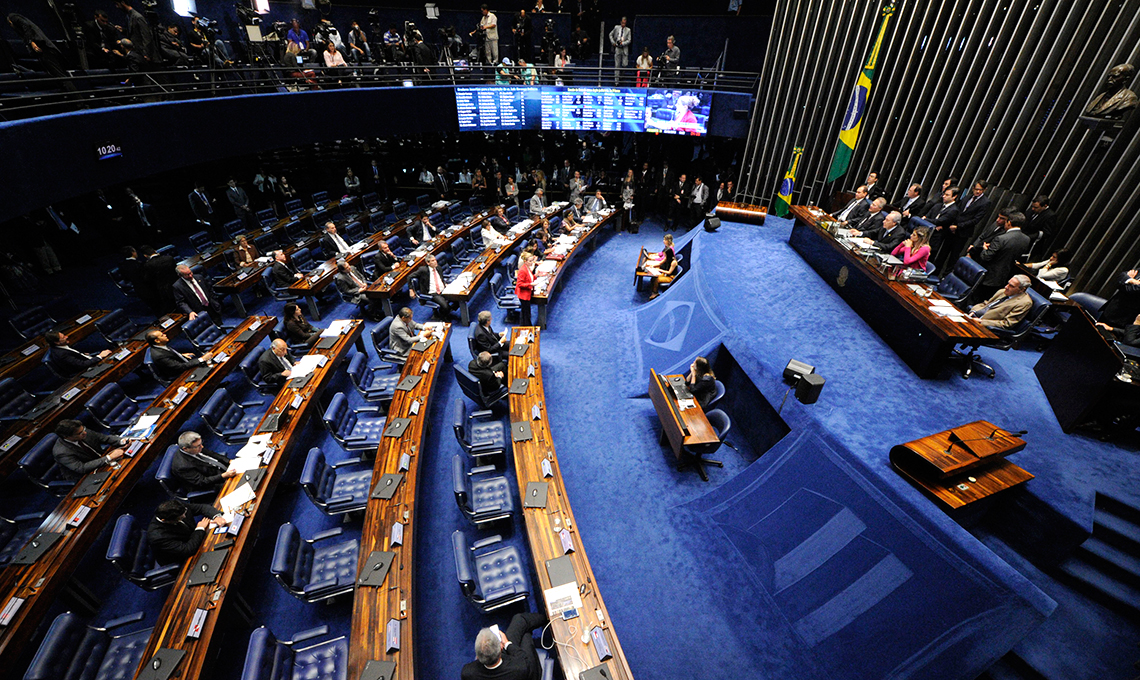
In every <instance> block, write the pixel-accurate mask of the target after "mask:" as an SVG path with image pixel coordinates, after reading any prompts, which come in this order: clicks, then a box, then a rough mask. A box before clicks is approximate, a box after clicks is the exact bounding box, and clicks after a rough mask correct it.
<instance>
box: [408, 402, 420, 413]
mask: <svg viewBox="0 0 1140 680" xmlns="http://www.w3.org/2000/svg"><path fill="white" fill-rule="evenodd" d="M419 412H420V400H419V399H416V400H415V401H413V402H412V404H411V406H409V407H408V415H410V416H414V415H416V414H417V413H419Z"/></svg>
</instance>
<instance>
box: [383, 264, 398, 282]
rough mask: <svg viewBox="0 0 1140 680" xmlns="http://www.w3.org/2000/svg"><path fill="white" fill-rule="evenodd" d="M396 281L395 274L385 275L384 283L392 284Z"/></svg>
mask: <svg viewBox="0 0 1140 680" xmlns="http://www.w3.org/2000/svg"><path fill="white" fill-rule="evenodd" d="M397 264H399V263H397ZM395 282H396V278H395V277H394V276H385V277H384V285H385V286H390V285H392V284H393V283H395Z"/></svg>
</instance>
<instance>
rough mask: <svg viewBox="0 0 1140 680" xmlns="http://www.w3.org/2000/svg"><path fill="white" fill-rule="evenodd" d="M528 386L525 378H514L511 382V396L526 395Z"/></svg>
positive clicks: (528, 382)
mask: <svg viewBox="0 0 1140 680" xmlns="http://www.w3.org/2000/svg"><path fill="white" fill-rule="evenodd" d="M528 385H530V381H529V380H527V379H526V378H515V379H514V380H513V381H512V382H511V390H510V393H511V394H526V388H527V386H528Z"/></svg>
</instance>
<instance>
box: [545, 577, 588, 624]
mask: <svg viewBox="0 0 1140 680" xmlns="http://www.w3.org/2000/svg"><path fill="white" fill-rule="evenodd" d="M542 596H543V599H545V600H546V613H547V615H548V616H549V617H550V618H551V619H553V618H554V617H556V616H560V615H561V614H562V612H564V611H566V610H568V609H577V610H578V611H581V610H582V598H581V596H579V595H578V583H577V582H575V581H571V582H570V583H563V584H562V585H560V586H555V587H553V588H547V589H546V590H544V591H542Z"/></svg>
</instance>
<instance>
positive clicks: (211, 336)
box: [182, 312, 226, 352]
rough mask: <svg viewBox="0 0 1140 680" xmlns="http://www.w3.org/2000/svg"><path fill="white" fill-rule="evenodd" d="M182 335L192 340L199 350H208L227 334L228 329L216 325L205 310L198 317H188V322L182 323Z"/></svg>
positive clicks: (195, 347)
mask: <svg viewBox="0 0 1140 680" xmlns="http://www.w3.org/2000/svg"><path fill="white" fill-rule="evenodd" d="M182 335H184V336H185V337H186V339H187V340H189V341H190V344H191V345H193V346H194V349H196V350H198V351H199V352H207V351H209V349H210V348H211V347H213V346H214V344H215V343H217V342H218V341H219V340H221V339H222V338H224V337H225V336H226V331H225V329H223V328H220V327H219V326H216V325H214V322H213V320H211V319H210V315H209V314H208V313H206V312H203V313H201V314H199V315H198V317H197V318H196V319H187V320H186V323H184V324H182Z"/></svg>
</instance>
